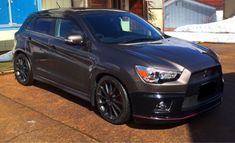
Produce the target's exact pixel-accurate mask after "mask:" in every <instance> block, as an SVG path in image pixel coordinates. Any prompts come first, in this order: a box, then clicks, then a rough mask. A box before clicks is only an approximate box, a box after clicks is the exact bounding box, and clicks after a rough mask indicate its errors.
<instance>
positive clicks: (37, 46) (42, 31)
mask: <svg viewBox="0 0 235 143" xmlns="http://www.w3.org/2000/svg"><path fill="white" fill-rule="evenodd" d="M55 21H56V19H53V18H48V17H41V18H37V19H36V20H35V21H34V22H33V23H31V24H33V28H32V30H30V36H29V37H28V43H27V44H28V47H29V48H30V52H31V53H32V62H33V70H34V72H35V76H36V77H37V76H39V77H40V78H45V79H49V80H53V79H54V78H55V76H54V75H53V72H52V69H53V63H51V61H50V58H49V57H50V53H51V50H53V49H51V47H50V46H49V43H48V42H49V39H51V38H52V35H54V25H55Z"/></svg>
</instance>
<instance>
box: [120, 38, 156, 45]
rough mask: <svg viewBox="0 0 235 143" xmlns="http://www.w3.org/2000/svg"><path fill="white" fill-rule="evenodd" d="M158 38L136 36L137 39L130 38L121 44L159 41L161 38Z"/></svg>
mask: <svg viewBox="0 0 235 143" xmlns="http://www.w3.org/2000/svg"><path fill="white" fill-rule="evenodd" d="M160 39H161V38H159V39H156V38H135V39H128V40H125V41H122V42H120V43H119V44H126V43H136V42H149V41H157V40H160Z"/></svg>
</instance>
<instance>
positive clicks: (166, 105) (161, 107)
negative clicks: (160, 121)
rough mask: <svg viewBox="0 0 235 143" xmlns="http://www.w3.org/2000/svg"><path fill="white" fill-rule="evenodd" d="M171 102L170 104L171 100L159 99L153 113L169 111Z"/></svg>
mask: <svg viewBox="0 0 235 143" xmlns="http://www.w3.org/2000/svg"><path fill="white" fill-rule="evenodd" d="M171 104H172V102H171V101H161V102H159V103H158V104H157V105H156V107H155V109H154V112H155V113H163V112H170V109H171Z"/></svg>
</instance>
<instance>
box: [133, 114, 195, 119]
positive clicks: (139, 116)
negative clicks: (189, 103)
mask: <svg viewBox="0 0 235 143" xmlns="http://www.w3.org/2000/svg"><path fill="white" fill-rule="evenodd" d="M198 114H199V113H193V114H190V115H188V116H184V117H180V118H158V117H146V116H141V115H133V116H134V117H136V118H142V119H147V120H161V121H177V120H185V119H188V118H192V117H194V116H196V115H198Z"/></svg>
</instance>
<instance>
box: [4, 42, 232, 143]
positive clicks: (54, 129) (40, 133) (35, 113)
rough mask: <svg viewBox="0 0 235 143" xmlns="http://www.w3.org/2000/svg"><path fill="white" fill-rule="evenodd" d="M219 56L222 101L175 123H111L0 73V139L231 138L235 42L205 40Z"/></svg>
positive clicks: (84, 106) (80, 104) (66, 97)
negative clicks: (185, 120)
mask: <svg viewBox="0 0 235 143" xmlns="http://www.w3.org/2000/svg"><path fill="white" fill-rule="evenodd" d="M204 45H206V46H208V47H210V48H212V49H213V50H215V51H216V52H217V53H218V54H219V55H220V58H221V63H222V65H223V72H224V77H225V91H224V102H223V104H222V105H221V106H220V107H219V108H217V109H216V110H214V111H212V112H208V113H205V114H203V115H201V116H198V117H196V118H194V119H192V120H189V121H187V122H185V123H182V124H178V125H164V126H159V125H136V124H134V123H133V122H130V123H127V124H124V125H112V124H110V123H108V122H106V121H104V120H103V119H102V118H100V117H99V116H98V115H97V114H96V113H95V112H94V111H93V110H92V107H91V106H90V104H89V103H87V102H85V101H83V100H80V99H78V98H76V97H74V96H72V95H70V94H68V93H66V92H63V91H61V90H59V89H57V88H54V87H51V86H49V85H46V84H43V83H39V82H37V83H35V85H33V86H28V87H24V86H22V85H20V84H18V83H17V82H16V80H15V78H14V75H13V74H7V75H1V76H0V142H24V143H25V142H196V141H197V142H207V141H208V142H209V141H210V142H212V141H213V142H215V141H216V142H235V104H234V103H235V96H234V94H235V45H234V44H226V45H225V44H204Z"/></svg>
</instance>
